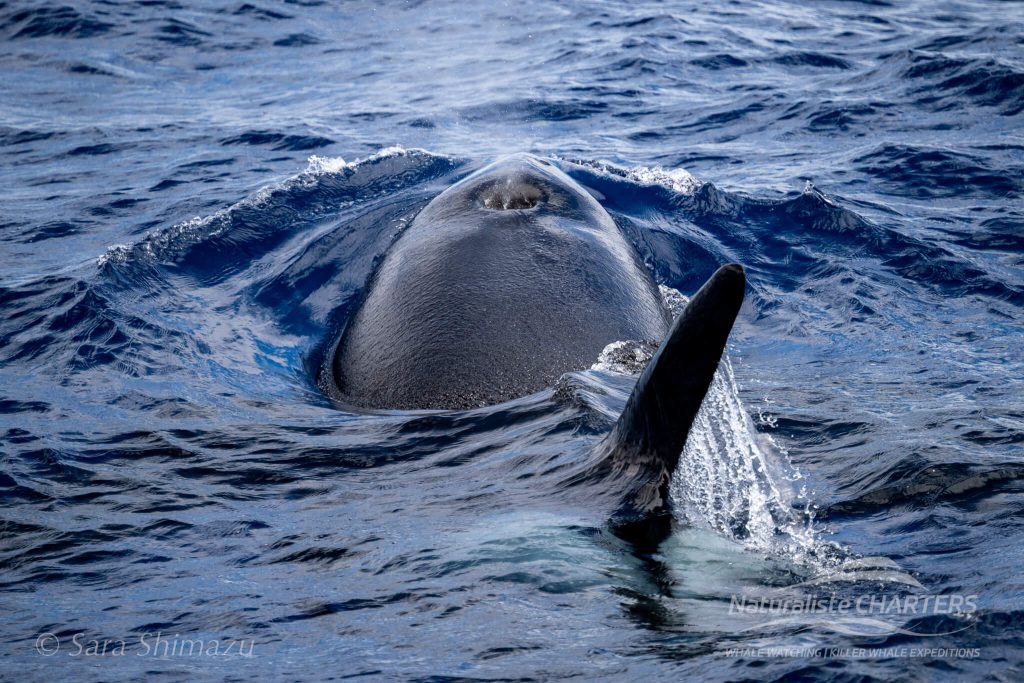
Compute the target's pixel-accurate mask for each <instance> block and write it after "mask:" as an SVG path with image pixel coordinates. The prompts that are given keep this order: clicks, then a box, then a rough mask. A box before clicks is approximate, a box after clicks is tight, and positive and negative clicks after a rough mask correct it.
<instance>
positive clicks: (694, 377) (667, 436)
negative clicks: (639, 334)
mask: <svg viewBox="0 0 1024 683" xmlns="http://www.w3.org/2000/svg"><path fill="white" fill-rule="evenodd" d="M745 286H746V278H745V276H744V273H743V268H742V267H741V266H739V265H738V264H730V265H726V266H722V267H721V268H719V269H718V270H717V271H716V272H715V274H714V275H712V276H711V277H710V278H709V279H708V281H707V282H706V283H704V286H703V287H701V288H700V291H698V292H697V293H696V294H695V295H694V296H693V299H692V300H691V301H690V303H689V304H688V305H687V307H686V309H685V310H684V311H683V312H682V314H681V315H680V316H679V317H678V318H677V319H676V321H675V323H674V324H673V325H672V329H671V330H670V331H669V333H668V336H667V337H666V338H665V340H664V341H663V342H662V344H661V346H660V347H659V348H658V351H657V353H655V354H654V357H653V358H652V359H651V361H650V363H648V364H647V368H646V369H645V370H644V372H643V374H641V375H640V379H639V380H638V381H637V383H636V387H635V388H634V389H633V393H632V394H631V395H630V397H629V400H628V401H627V402H626V407H625V409H624V410H623V411H622V415H621V416H620V417H619V421H618V422H617V423H616V424H615V428H614V429H613V430H612V432H611V434H609V435H608V437H607V438H606V439H605V440H604V441H603V442H602V444H601V446H600V447H599V451H598V462H597V464H596V465H595V466H594V468H593V469H591V471H590V475H589V476H588V478H591V477H594V476H596V477H599V478H605V477H613V478H615V479H617V480H625V481H629V482H630V488H629V489H628V490H627V492H626V496H625V498H624V499H622V505H621V507H620V508H619V509H618V510H617V511H616V512H615V513H614V514H613V517H612V523H613V526H614V527H615V528H616V529H617V531H621V532H623V533H624V534H625V535H630V536H632V535H634V532H636V531H642V534H641V535H642V536H645V537H649V536H650V534H651V530H650V527H651V522H652V520H657V519H658V518H660V519H661V523H662V525H663V524H664V523H666V522H667V520H668V514H667V508H666V504H667V501H668V486H669V481H670V479H671V478H672V473H673V472H674V471H675V469H676V465H677V464H678V463H679V456H680V454H681V453H682V450H683V446H684V445H685V444H686V438H687V436H688V435H689V433H690V427H691V426H692V424H693V420H694V418H695V417H696V416H697V411H699V410H700V406H701V403H702V402H703V400H704V395H705V394H706V393H707V391H708V387H709V386H710V385H711V380H712V379H713V378H714V375H715V370H716V369H717V368H718V363H719V360H720V359H721V357H722V352H723V351H724V349H725V342H726V339H727V338H728V337H729V331H730V330H731V329H732V325H733V321H734V320H735V319H736V314H737V313H738V312H739V309H740V305H741V304H742V303H743V290H744V288H745ZM655 533H659V532H655Z"/></svg>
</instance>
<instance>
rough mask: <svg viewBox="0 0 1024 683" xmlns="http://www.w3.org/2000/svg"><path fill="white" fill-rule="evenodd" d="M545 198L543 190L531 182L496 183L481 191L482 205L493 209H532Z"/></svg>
mask: <svg viewBox="0 0 1024 683" xmlns="http://www.w3.org/2000/svg"><path fill="white" fill-rule="evenodd" d="M543 199H544V193H543V191H541V189H540V188H539V187H537V186H536V185H531V184H529V183H514V182H502V183H495V184H493V185H490V186H488V187H486V188H484V189H483V190H482V191H481V192H480V204H481V206H483V207H484V208H485V209H490V210H491V211H510V210H513V209H532V208H533V207H535V206H537V205H538V204H539V203H540V202H541V201H543Z"/></svg>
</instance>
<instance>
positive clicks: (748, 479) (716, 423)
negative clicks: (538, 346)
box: [592, 285, 838, 570]
mask: <svg viewBox="0 0 1024 683" xmlns="http://www.w3.org/2000/svg"><path fill="white" fill-rule="evenodd" d="M659 291H660V293H661V297H662V300H663V301H664V303H665V306H666V307H667V308H668V309H669V311H671V313H672V316H673V317H678V316H679V314H680V313H682V311H683V309H685V308H686V305H687V303H689V298H688V297H686V296H685V295H683V294H681V293H680V292H678V291H677V290H675V289H672V288H671V287H666V286H664V285H660V286H659ZM656 351H657V344H654V343H653V342H649V341H618V342H614V343H612V344H609V345H608V346H607V347H606V348H605V349H604V351H602V353H601V355H600V356H599V358H598V361H597V363H596V364H594V366H593V368H592V369H594V370H602V371H605V372H616V373H628V374H639V373H640V372H641V371H642V370H643V369H644V367H646V365H647V363H648V362H649V361H650V360H651V358H652V357H653V355H654V353H655V352H656ZM802 478H803V477H802V475H801V474H800V472H799V470H797V468H796V467H794V466H793V464H792V463H791V462H789V459H788V457H787V454H786V451H785V450H784V449H783V448H781V447H780V446H779V445H778V444H777V443H775V441H774V440H773V439H772V438H771V437H770V436H768V435H764V434H759V433H758V432H757V430H756V428H755V427H754V424H753V421H752V420H751V418H750V416H749V415H748V414H747V411H746V410H745V409H744V407H743V403H742V401H741V400H740V396H739V387H738V386H737V383H736V377H735V374H734V373H733V368H732V361H730V359H729V357H728V356H727V355H726V356H723V357H722V362H721V363H720V364H719V366H718V370H717V371H716V372H715V376H714V379H713V380H712V383H711V387H710V388H709V389H708V393H707V395H706V396H705V397H704V403H703V404H702V405H701V408H700V411H699V412H698V413H697V417H696V418H695V419H694V423H693V427H692V429H691V431H690V436H689V438H688V439H687V441H686V446H685V448H684V449H683V454H682V457H681V458H680V460H679V465H678V467H677V469H676V473H675V476H674V477H673V478H672V483H671V485H670V489H669V493H670V495H671V497H672V500H673V503H674V507H675V510H676V514H677V515H678V516H679V517H681V521H683V522H684V523H686V524H687V525H689V526H692V527H697V528H704V529H710V530H712V531H714V532H715V533H717V534H719V535H720V536H723V537H725V538H728V539H731V540H734V541H736V542H738V543H740V544H742V545H743V546H745V547H747V548H749V549H751V550H754V551H757V552H762V553H765V554H768V555H773V556H784V557H787V558H789V559H790V560H792V561H793V562H795V563H796V564H802V565H813V566H814V567H815V568H816V569H819V570H821V569H824V568H825V566H826V565H827V564H829V563H830V562H831V561H832V560H831V559H830V558H833V557H834V556H835V555H836V551H837V549H838V546H835V545H834V544H831V543H825V542H823V541H821V540H820V539H819V538H818V536H819V534H818V532H817V530H816V528H815V526H814V520H813V510H812V508H811V507H810V506H809V505H808V504H807V500H806V497H807V491H806V489H805V488H804V487H800V488H797V485H798V483H799V482H800V480H801V479H802ZM801 502H803V503H804V506H803V507H804V509H805V510H807V512H806V513H805V514H800V513H798V512H796V511H795V510H794V504H795V503H796V504H799V503H801Z"/></svg>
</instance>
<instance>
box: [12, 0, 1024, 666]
mask: <svg viewBox="0 0 1024 683" xmlns="http://www.w3.org/2000/svg"><path fill="white" fill-rule="evenodd" d="M1022 36H1024V5H1022V4H1020V3H1012V2H1003V3H999V2H886V1H885V0H876V1H873V2H824V3H803V2H783V1H776V2H746V1H737V2H727V3H662V2H638V3H606V2H586V3H584V2H577V1H575V0H574V1H572V2H568V3H560V4H555V3H537V2H530V1H527V2H515V3H479V4H478V5H477V6H464V5H462V4H460V3H448V2H443V1H437V2H412V3H402V2H383V3H329V2H318V1H317V0H306V1H300V0H295V1H293V2H286V3H271V2H265V1H264V0H254V1H252V2H238V3H206V2H188V3H185V2H180V3H179V2H175V1H174V0H166V1H159V0H146V1H142V0H136V1H131V0H125V1H123V2H114V1H104V2H93V3H88V2H81V3H69V4H67V5H59V4H55V3H41V2H36V3H26V2H4V3H0V40H2V48H0V93H2V94H0V174H2V180H3V188H4V190H5V192H4V199H3V202H0V255H2V259H0V386H2V395H0V495H2V497H3V506H2V509H0V566H2V568H3V571H2V573H0V605H2V609H3V612H2V614H3V626H2V627H0V678H3V679H17V680H40V681H51V680H139V679H142V678H152V679H154V680H172V681H173V680H183V681H186V680H188V681H190V680H248V679H259V680H325V679H341V678H349V677H357V676H361V677H364V678H366V679H369V680H410V681H413V680H415V681H428V680H429V681H445V680H518V681H526V680H535V681H550V680H562V679H574V680H610V681H628V680H658V681H661V680H664V681H679V680H684V679H699V680H751V681H771V680H780V679H786V680H829V681H854V680H856V681H868V680H892V679H899V680H910V681H931V680H941V679H947V680H964V679H974V680H1020V679H1021V678H1022V677H1024V575H1022V573H1021V566H1022V562H1024V552H1022V550H1021V548H1022V547H1024V495H1022V494H1024V459H1022V451H1021V443H1022V442H1024V398H1022V397H1024V354H1022V351H1021V349H1022V335H1021V320H1022V307H1024V255H1022V254H1024V208H1022V207H1024V204H1022V201H1021V200H1022V195H1024V115H1022V114H1024V37H1022ZM523 151H525V152H532V153H534V154H537V155H540V156H544V157H547V158H550V159H552V160H554V161H555V162H556V163H557V164H558V165H559V166H560V167H561V168H562V169H563V170H564V171H565V172H566V173H568V174H569V175H570V176H572V177H573V178H574V179H576V180H577V181H579V182H580V183H582V184H584V185H586V186H588V187H589V188H591V189H593V190H594V191H595V192H596V193H599V195H600V196H601V197H602V198H603V199H602V204H603V205H604V206H605V207H606V208H607V210H608V211H609V212H610V213H611V215H612V216H613V217H614V218H615V220H616V221H617V223H618V224H619V225H620V226H621V227H622V229H623V231H624V232H625V234H626V235H627V236H628V238H629V239H630V240H631V241H632V242H633V243H634V245H635V246H636V248H637V250H638V252H639V253H640V255H641V256H642V257H643V260H644V262H645V264H646V265H647V266H648V267H649V268H650V270H651V272H652V273H653V275H654V277H655V278H656V280H657V281H658V283H659V284H660V285H661V286H662V292H663V295H664V296H665V298H666V300H667V301H668V302H669V303H670V304H672V305H675V306H678V305H681V303H682V302H683V301H684V300H685V296H687V295H689V294H692V293H693V292H694V291H696V289H697V288H698V287H699V286H700V285H701V283H703V281H704V280H705V278H707V277H708V276H709V275H710V274H711V273H712V272H713V270H714V269H715V268H716V267H717V266H718V265H720V264H722V263H726V262H730V261H736V262H739V263H742V264H743V265H744V266H745V267H746V269H747V274H748V281H749V286H748V291H747V300H746V302H745V304H744V307H743V309H742V311H741V313H740V316H739V318H738V320H737V323H736V327H735V328H734V330H733V333H732V336H731V341H730V345H729V348H728V357H727V359H726V360H725V361H724V362H723V364H722V367H721V368H720V370H719V374H718V377H717V378H716V381H715V385H714V387H713V389H712V391H711V393H710V394H709V396H708V398H707V400H706V401H705V405H704V408H703V410H702V413H701V415H700V416H699V419H698V426H697V429H696V431H695V432H694V434H693V435H692V437H691V439H690V441H689V443H688V444H687V447H686V451H685V453H684V456H683V458H682V461H681V464H680V469H679V472H678V473H677V475H676V478H675V480H674V482H673V497H674V501H675V510H676V513H675V514H676V516H677V527H678V528H677V529H676V532H675V533H674V534H673V535H672V536H671V537H670V538H669V539H668V540H667V541H666V542H665V543H663V544H662V545H661V547H659V548H658V549H656V550H655V551H653V552H650V551H648V550H641V549H638V548H635V547H632V546H630V545H628V544H626V543H624V542H623V541H621V540H619V539H617V538H616V537H615V536H613V535H611V534H610V533H609V532H608V530H607V528H606V527H605V525H604V520H603V518H602V516H601V515H600V514H598V512H597V511H594V510H590V509H576V508H574V507H572V506H568V505H565V504H564V503H562V502H558V501H557V500H556V498H557V497H556V498H553V497H552V496H551V495H549V494H550V489H551V477H550V473H551V472H554V471H557V470H558V468H559V467H563V466H566V465H569V464H571V463H573V462H577V461H579V460H580V459H581V458H583V457H585V456H586V454H587V453H588V452H589V451H590V449H591V448H592V447H593V446H594V445H595V444H596V443H598V442H599V441H600V439H601V438H602V436H603V434H605V433H606V432H607V430H608V429H609V428H610V426H611V425H612V424H613V423H614V420H615V418H616V416H617V415H618V413H619V411H620V410H621V408H622V406H623V404H624V402H625V400H626V397H627V396H628V394H629V391H630V390H631V388H632V385H633V383H634V381H635V377H636V374H635V373H636V372H637V370H638V369H639V368H641V367H642V366H643V363H644V362H645V359H646V358H648V357H649V354H650V348H649V345H645V344H643V343H640V342H641V341H642V340H621V343H619V344H616V345H613V346H612V347H610V348H608V349H606V351H605V353H604V354H602V356H601V357H600V358H595V359H594V365H593V367H591V368H589V369H582V370H581V371H580V372H576V373H570V374H569V375H566V376H564V377H563V378H562V379H561V380H559V383H558V384H557V385H556V386H555V387H552V389H551V390H549V391H545V392H541V393H539V394H535V395H532V396H528V397H524V398H522V399H520V400H517V401H514V402H511V403H508V404H503V405H500V406H494V407H491V408H483V409H478V410H473V411H465V412H454V413H405V414H403V413H393V414H386V415H374V416H366V415H359V414H352V413H346V412H344V411H342V410H339V409H338V408H337V407H336V406H334V405H333V404H332V403H331V402H330V401H329V400H327V399H326V398H325V396H324V394H323V392H321V391H320V389H319V388H318V386H317V384H316V369H317V368H318V367H319V365H320V363H321V361H322V359H323V354H324V352H325V348H326V347H329V345H330V343H331V342H332V341H333V338H334V335H335V334H336V332H337V330H338V329H339V328H340V326H341V325H342V324H343V323H344V321H345V320H346V318H347V316H348V315H350V314H351V312H352V310H353V308H354V306H356V305H357V304H358V301H359V297H360V296H361V294H362V292H363V291H364V289H365V287H366V285H367V283H368V281H369V279H370V277H371V276H372V273H373V271H374V267H375V265H376V264H377V263H378V262H379V260H380V258H381V256H382V254H383V253H384V252H385V251H386V250H387V248H388V246H389V245H390V244H391V243H392V241H393V240H394V239H395V237H396V236H397V235H398V234H400V232H401V230H402V228H403V227H404V226H405V225H407V224H408V222H409V221H410V220H411V219H412V217H414V216H415V215H416V212H417V211H418V210H419V209H420V208H421V207H422V206H423V205H424V204H425V203H426V202H427V201H429V200H430V198H432V197H433V196H436V195H437V194H438V193H439V192H441V191H442V190H443V189H444V188H445V187H447V186H448V185H450V184H451V183H452V182H454V181H456V180H458V179H459V178H462V177H464V176H466V175H467V174H469V173H471V172H472V171H474V170H475V169H478V168H480V167H482V166H483V165H485V164H487V163H489V162H490V161H492V160H494V159H495V158H497V157H500V156H502V155H504V154H509V153H514V152H523ZM737 595H741V596H749V597H751V598H762V597H779V596H789V597H801V598H802V597H803V596H806V595H813V596H817V597H821V598H828V597H830V596H831V597H835V596H839V597H840V598H845V599H850V600H856V599H858V598H863V597H866V596H869V597H871V598H877V597H878V596H883V597H886V596H887V597H907V596H926V595H932V596H934V595H945V596H961V597H963V596H968V597H969V598H970V604H971V605H972V607H973V609H965V610H963V611H961V612H957V613H946V612H943V613H934V612H931V613H928V612H922V613H919V614H917V613H915V614H908V613H905V612H901V613H896V614H894V613H885V614H882V615H879V614H871V615H870V617H871V618H870V619H867V618H864V619H860V618H858V619H848V618H846V616H845V615H837V614H835V613H826V614H824V615H823V614H818V613H806V614H800V613H796V612H793V611H790V612H787V613H786V614H785V615H781V616H780V615H778V614H774V615H765V614H759V613H758V614H754V613H739V612H737V611H736V610H734V609H732V608H733V606H734V602H735V596H737ZM158 639H162V640H163V642H164V643H165V645H163V647H162V650H161V649H158V645H157V643H159V642H160V641H159V640H158ZM185 641H202V643H203V647H204V648H205V649H203V650H202V652H200V653H199V654H196V653H195V652H194V651H193V650H194V646H188V647H189V651H188V652H185V651H184V650H185V645H184V644H183V643H184V642H185ZM104 642H106V643H107V644H106V645H102V646H101V644H102V643H104ZM232 642H233V643H234V646H233V649H232V650H231V651H220V650H218V648H217V647H213V650H217V653H211V651H210V645H211V644H212V643H217V644H218V647H220V648H221V649H222V650H226V648H227V645H228V644H229V643H232ZM119 645H121V646H123V647H120V652H119ZM778 648H804V649H806V650H808V652H807V653H804V654H803V655H798V656H793V653H792V652H790V653H789V655H788V656H779V654H778V651H777V649H778ZM871 648H882V649H883V650H884V651H883V652H870V653H869V652H867V650H868V649H871ZM907 650H913V652H916V654H914V653H911V654H907ZM922 650H924V651H925V652H924V653H923V654H922V652H921V651H922Z"/></svg>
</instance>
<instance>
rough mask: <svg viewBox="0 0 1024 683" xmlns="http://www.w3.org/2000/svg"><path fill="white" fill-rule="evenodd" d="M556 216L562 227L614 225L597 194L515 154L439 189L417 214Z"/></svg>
mask: <svg viewBox="0 0 1024 683" xmlns="http://www.w3.org/2000/svg"><path fill="white" fill-rule="evenodd" d="M544 216H551V217H553V218H554V217H557V218H558V220H559V221H560V225H561V227H563V228H565V227H567V223H566V222H567V221H568V222H569V223H568V225H572V224H574V223H575V224H577V225H578V226H579V227H588V228H590V229H594V228H602V229H611V228H614V223H613V221H612V219H611V217H610V216H609V215H608V213H607V212H606V211H605V210H604V208H603V207H602V206H601V205H600V204H599V203H598V202H597V200H596V199H594V197H593V196H592V195H591V194H590V192H588V191H587V190H586V189H585V188H584V187H582V186H581V185H580V184H579V183H577V182H576V181H575V180H573V179H572V178H570V177H569V176H568V175H566V174H565V173H563V172H562V171H561V170H560V169H559V168H558V167H556V166H555V165H554V164H552V163H551V162H550V161H548V160H546V159H541V158H539V157H535V156H533V155H532V154H514V155H511V156H508V157H505V158H502V159H499V160H498V161H495V162H494V163H492V164H490V165H488V166H485V167H484V168H482V169H480V170H478V171H476V172H475V173H473V174H471V175H469V176H468V177H466V178H464V179H463V180H461V181H460V182H458V183H456V184H455V185H452V186H451V187H450V188H448V189H447V190H445V191H444V192H442V193H441V194H440V195H438V196H437V197H436V198H435V199H434V201H432V202H431V203H430V204H428V205H427V207H426V208H424V210H423V213H422V214H421V220H429V221H449V220H459V221H469V222H473V223H474V224H476V225H502V224H505V225H508V224H511V223H523V222H524V221H531V222H537V221H540V220H542V219H543V217H544Z"/></svg>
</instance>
